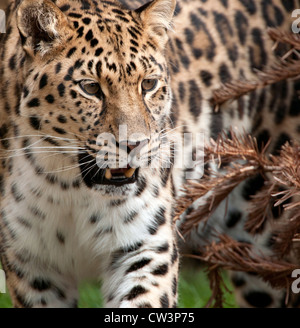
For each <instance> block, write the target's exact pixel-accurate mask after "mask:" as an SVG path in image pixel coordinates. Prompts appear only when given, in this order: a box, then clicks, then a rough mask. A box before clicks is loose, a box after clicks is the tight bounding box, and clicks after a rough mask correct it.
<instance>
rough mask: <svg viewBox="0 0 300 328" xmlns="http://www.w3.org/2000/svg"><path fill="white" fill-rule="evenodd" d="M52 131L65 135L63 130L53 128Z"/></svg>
mask: <svg viewBox="0 0 300 328" xmlns="http://www.w3.org/2000/svg"><path fill="white" fill-rule="evenodd" d="M52 129H53V130H54V131H55V132H57V133H59V134H66V131H65V130H64V129H61V128H57V127H53V128H52Z"/></svg>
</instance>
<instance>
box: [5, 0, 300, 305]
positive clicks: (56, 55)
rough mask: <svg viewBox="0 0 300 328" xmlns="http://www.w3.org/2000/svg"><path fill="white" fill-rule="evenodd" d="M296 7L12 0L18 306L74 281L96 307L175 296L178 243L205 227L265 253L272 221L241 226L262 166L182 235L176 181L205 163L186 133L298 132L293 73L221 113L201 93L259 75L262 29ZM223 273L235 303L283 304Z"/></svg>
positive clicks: (192, 244)
mask: <svg viewBox="0 0 300 328" xmlns="http://www.w3.org/2000/svg"><path fill="white" fill-rule="evenodd" d="M297 6H298V7H299V3H298V1H296V0H294V1H289V2H286V1H281V0H259V1H254V0H216V1H207V0H178V1H177V2H176V1H175V0H153V1H151V2H147V1H144V0H138V1H136V0H134V1H129V0H128V1H124V0H122V1H116V0H69V1H66V0H11V1H10V5H9V7H8V9H7V10H6V14H7V15H6V16H7V27H6V33H5V34H0V44H1V48H0V49H1V50H0V57H1V62H0V140H1V144H0V147H1V148H0V155H1V156H0V157H1V162H0V258H1V263H2V267H3V269H4V271H5V274H6V278H7V285H8V289H9V292H10V295H11V298H12V301H13V305H14V307H77V305H78V298H79V296H78V286H79V284H80V282H81V281H85V280H91V279H99V280H101V282H102V292H103V297H104V303H105V306H106V307H130V308H131V307H144V308H145V307H146V308H150V307H176V305H177V298H178V272H179V262H180V258H181V257H180V254H179V250H178V247H180V249H183V248H184V247H187V248H189V249H192V250H197V248H198V246H199V245H200V244H201V243H202V242H203V240H204V239H206V238H208V237H209V236H210V234H211V230H212V228H217V229H220V230H222V231H225V232H226V233H227V234H228V235H230V236H233V237H234V238H235V239H237V240H244V241H247V242H248V243H251V244H254V245H255V246H256V247H257V249H258V251H260V252H261V251H265V252H272V245H271V243H270V234H271V233H272V230H271V228H270V227H269V226H266V227H265V231H264V233H262V234H260V236H258V237H253V236H251V235H250V234H248V233H247V232H246V231H245V230H244V223H245V221H246V219H247V211H246V210H245V209H246V206H247V203H248V202H249V199H250V198H251V196H252V195H254V194H255V193H256V192H257V191H258V190H259V188H261V187H262V178H261V177H259V176H258V177H256V178H255V179H252V180H251V181H247V182H246V183H245V184H243V185H241V186H239V188H236V189H235V190H234V191H233V192H232V193H231V194H230V196H229V201H228V202H225V201H224V202H223V203H222V204H221V205H220V206H219V209H218V210H217V211H216V212H214V213H213V214H212V217H211V218H210V221H209V222H210V223H209V224H208V225H206V226H205V227H203V226H201V225H199V226H198V227H196V228H195V229H194V231H193V232H192V233H191V235H190V236H189V237H187V238H186V239H185V241H184V242H183V241H182V240H181V238H180V236H178V235H180V227H181V224H182V223H184V221H185V220H186V216H185V214H184V215H182V217H181V219H180V222H179V223H176V224H175V223H174V220H173V218H174V216H175V209H176V199H177V197H178V196H179V195H180V194H181V192H182V191H181V187H182V186H183V185H184V183H185V182H186V181H187V180H189V179H198V178H201V174H202V173H203V167H202V166H201V165H195V163H196V162H197V161H196V160H195V156H196V159H198V158H197V156H199V157H201V152H200V154H199V153H197V149H195V146H194V144H193V142H192V139H193V136H194V135H196V134H200V135H201V136H203V139H204V140H209V139H210V138H213V139H216V138H217V137H218V135H219V134H220V133H221V132H222V131H229V130H230V129H231V128H232V127H234V128H235V129H238V130H240V131H247V132H248V133H251V134H252V135H253V136H255V137H257V140H258V143H261V144H263V143H266V142H267V140H268V139H269V138H270V137H271V143H270V147H271V149H274V151H275V150H278V149H279V148H280V146H281V145H282V144H284V142H286V141H287V140H290V139H296V140H297V138H298V136H299V124H297V121H298V117H299V114H300V111H299V106H298V105H299V103H298V97H297V87H298V85H297V83H295V82H294V81H289V80H287V81H284V82H280V83H277V84H274V85H272V86H269V87H265V88H263V89H261V90H257V91H254V92H252V93H249V94H246V95H244V96H243V97H240V98H239V99H237V100H235V101H232V102H230V103H225V104H224V105H222V106H220V108H219V110H218V111H216V110H215V107H214V106H213V104H212V102H211V99H212V95H213V91H214V90H216V89H218V88H220V87H221V86H222V85H223V84H225V83H226V82H229V81H231V80H233V79H234V80H244V79H247V80H254V81H255V80H257V79H258V77H257V70H263V69H265V68H267V67H268V65H271V63H272V62H273V60H274V58H275V56H276V54H275V53H274V51H273V49H272V46H273V44H272V41H271V40H270V39H269V38H268V37H267V32H266V31H267V28H268V27H277V28H280V29H283V30H289V29H290V26H291V24H292V17H291V12H292V10H293V9H295V8H297ZM185 135H188V136H189V138H188V140H185V141H186V142H185V143H184V145H185V147H178V149H177V148H176V149H175V150H176V151H174V142H175V141H177V140H179V144H180V142H181V141H182V140H183V139H184V136H185ZM195 154H196V155H195ZM182 156H183V157H184V158H185V159H187V160H186V161H185V162H186V163H184V165H177V164H178V163H177V162H180V160H179V159H180V158H181V157H182ZM179 164H180V163H179ZM181 164H182V163H181ZM200 201H201V200H200ZM227 203H228V204H227ZM198 205H199V202H195V203H194V204H193V205H192V206H191V207H197V206H198ZM225 207H226V209H227V210H226V211H224V209H225ZM189 210H190V208H189V209H187V212H186V213H188V212H189ZM224 213H225V214H224ZM280 218H281V215H280ZM178 232H179V233H178ZM257 238H258V240H257ZM182 243H183V244H184V246H182ZM231 277H232V278H231V279H232V282H233V285H234V287H235V294H236V297H237V300H238V303H239V305H240V306H241V307H278V306H284V304H285V303H284V301H283V300H284V299H285V291H284V290H274V289H272V288H271V287H270V286H269V285H268V284H267V283H266V282H264V281H262V280H261V278H259V276H257V275H255V273H254V274H253V273H251V274H248V273H243V272H234V273H232V276H231Z"/></svg>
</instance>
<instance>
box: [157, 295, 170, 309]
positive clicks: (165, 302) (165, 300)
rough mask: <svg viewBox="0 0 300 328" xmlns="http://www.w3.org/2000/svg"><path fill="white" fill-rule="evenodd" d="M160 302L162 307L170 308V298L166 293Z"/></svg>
mask: <svg viewBox="0 0 300 328" xmlns="http://www.w3.org/2000/svg"><path fill="white" fill-rule="evenodd" d="M159 301H160V306H161V307H162V308H168V307H169V298H168V295H167V294H166V293H165V294H163V296H161V298H160V299H159Z"/></svg>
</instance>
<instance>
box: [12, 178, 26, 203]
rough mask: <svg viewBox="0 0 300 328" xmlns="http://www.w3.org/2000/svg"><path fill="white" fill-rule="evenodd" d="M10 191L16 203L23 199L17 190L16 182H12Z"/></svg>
mask: <svg viewBox="0 0 300 328" xmlns="http://www.w3.org/2000/svg"><path fill="white" fill-rule="evenodd" d="M11 193H12V195H13V197H14V199H15V201H16V202H17V203H19V202H21V201H22V200H24V199H25V197H24V196H23V195H22V194H21V193H20V192H19V190H18V188H17V185H16V183H14V184H12V186H11Z"/></svg>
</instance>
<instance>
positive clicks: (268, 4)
mask: <svg viewBox="0 0 300 328" xmlns="http://www.w3.org/2000/svg"><path fill="white" fill-rule="evenodd" d="M261 6H262V13H263V17H264V19H265V21H266V22H267V25H268V27H277V26H280V25H281V24H282V22H283V15H282V13H281V11H280V9H279V8H278V7H277V6H275V5H274V4H273V1H271V0H263V1H262V3H261ZM270 13H274V16H273V15H272V17H271V15H269V14H270Z"/></svg>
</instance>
